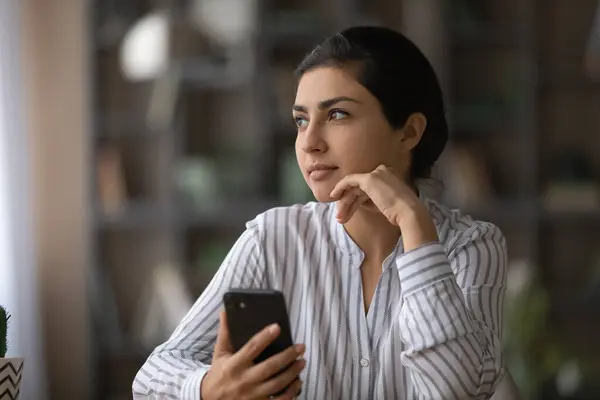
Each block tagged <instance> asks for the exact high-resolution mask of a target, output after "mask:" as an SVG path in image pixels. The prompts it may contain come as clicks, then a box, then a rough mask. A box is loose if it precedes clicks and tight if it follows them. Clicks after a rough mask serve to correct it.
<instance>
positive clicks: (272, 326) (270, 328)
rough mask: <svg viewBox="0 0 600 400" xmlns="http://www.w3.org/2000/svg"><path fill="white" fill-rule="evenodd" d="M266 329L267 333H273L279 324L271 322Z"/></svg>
mask: <svg viewBox="0 0 600 400" xmlns="http://www.w3.org/2000/svg"><path fill="white" fill-rule="evenodd" d="M268 330H269V333H273V334H275V333H277V332H279V325H277V324H271V325H269V328H268Z"/></svg>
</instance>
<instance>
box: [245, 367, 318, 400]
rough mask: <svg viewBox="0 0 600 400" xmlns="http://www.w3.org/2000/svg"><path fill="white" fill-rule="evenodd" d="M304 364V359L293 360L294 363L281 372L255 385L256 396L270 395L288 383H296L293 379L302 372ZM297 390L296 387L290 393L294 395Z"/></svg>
mask: <svg viewBox="0 0 600 400" xmlns="http://www.w3.org/2000/svg"><path fill="white" fill-rule="evenodd" d="M305 366H306V361H305V360H296V361H294V363H293V364H292V365H291V366H290V367H289V368H288V369H286V370H285V371H283V372H282V373H281V374H279V375H277V376H275V377H273V378H271V379H269V380H268V381H266V382H263V383H261V384H260V385H258V386H257V387H256V395H257V396H258V397H261V396H270V395H273V394H274V393H278V392H280V391H281V390H283V389H285V388H286V387H287V386H288V385H290V384H292V385H291V386H293V385H296V384H297V383H296V382H294V381H295V380H296V379H297V378H298V375H300V372H302V370H303V369H304V367H305ZM288 390H289V388H288ZM297 392H298V390H297V389H296V390H294V391H293V392H292V394H294V395H296V394H297Z"/></svg>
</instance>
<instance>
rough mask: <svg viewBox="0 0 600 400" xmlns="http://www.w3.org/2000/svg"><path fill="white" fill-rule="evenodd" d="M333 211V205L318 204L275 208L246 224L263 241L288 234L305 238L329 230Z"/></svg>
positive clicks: (311, 203) (310, 203)
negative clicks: (323, 229) (315, 232)
mask: <svg viewBox="0 0 600 400" xmlns="http://www.w3.org/2000/svg"><path fill="white" fill-rule="evenodd" d="M333 211H334V207H332V206H331V204H329V203H318V202H309V203H306V204H295V205H292V206H286V207H275V208H271V209H269V210H267V211H265V212H262V213H260V214H258V215H257V216H256V217H255V218H254V219H253V220H251V221H249V222H247V223H246V228H247V229H249V230H253V231H255V232H256V234H257V235H258V237H259V238H261V239H262V240H263V241H264V239H266V238H268V237H270V236H281V235H284V234H286V233H292V234H294V236H300V237H304V236H306V235H308V234H309V233H310V232H311V231H315V230H320V229H321V228H326V229H328V228H329V226H330V221H331V216H332V212H333Z"/></svg>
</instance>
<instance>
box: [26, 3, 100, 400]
mask: <svg viewBox="0 0 600 400" xmlns="http://www.w3.org/2000/svg"><path fill="white" fill-rule="evenodd" d="M21 1H23V8H24V10H23V18H24V19H23V23H22V24H21V26H22V29H23V36H24V47H23V53H24V60H23V66H24V75H25V81H26V83H27V93H26V98H27V99H28V104H27V105H26V109H27V110H28V113H29V121H28V123H29V128H30V135H31V136H30V141H31V143H32V145H33V151H34V153H33V154H34V163H33V164H34V165H33V173H34V182H35V192H36V198H35V217H36V227H35V229H36V234H37V235H36V236H37V237H36V240H37V246H38V248H37V254H38V257H39V268H40V271H39V273H40V283H41V285H40V286H41V287H40V291H41V293H40V295H41V304H42V312H43V318H44V334H45V338H44V339H45V340H44V344H45V348H46V360H47V371H48V380H49V389H50V397H51V398H53V399H87V398H90V363H89V357H90V353H89V350H88V348H89V346H88V342H87V338H88V337H89V327H88V322H87V319H88V315H87V314H88V312H87V303H86V290H85V287H86V276H87V270H88V265H89V263H88V257H89V251H88V240H87V236H88V235H87V232H88V229H87V224H88V219H89V210H88V209H87V204H89V201H88V192H89V191H88V188H87V181H88V179H86V178H87V176H88V165H89V163H88V162H87V135H88V133H89V128H90V126H89V76H88V74H89V69H88V59H87V54H86V51H87V44H86V41H87V40H88V32H87V16H86V7H87V2H86V1H83V0H55V1H47V0H21Z"/></svg>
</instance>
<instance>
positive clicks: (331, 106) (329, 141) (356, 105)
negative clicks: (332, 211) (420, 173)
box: [293, 67, 410, 202]
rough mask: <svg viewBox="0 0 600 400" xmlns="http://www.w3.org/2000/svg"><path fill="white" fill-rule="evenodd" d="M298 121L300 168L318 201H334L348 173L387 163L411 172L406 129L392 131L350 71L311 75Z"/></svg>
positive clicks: (299, 101)
mask: <svg viewBox="0 0 600 400" xmlns="http://www.w3.org/2000/svg"><path fill="white" fill-rule="evenodd" d="M293 116H294V120H295V121H296V125H297V127H298V136H297V138H296V156H297V158H298V164H299V166H300V169H301V170H302V174H303V175H304V179H305V180H306V183H307V184H308V186H309V187H310V188H311V190H312V192H313V194H314V196H315V198H316V199H317V201H322V202H327V201H331V198H330V196H329V194H330V193H331V191H332V190H333V188H334V187H335V185H336V184H337V183H338V182H339V181H340V179H342V178H343V177H344V176H346V175H348V174H355V173H367V172H371V171H373V170H374V169H375V168H377V166H379V165H380V164H385V165H387V166H389V167H392V168H393V169H394V170H395V171H398V172H399V174H401V175H402V176H403V175H404V172H405V171H406V170H407V168H408V164H409V162H410V161H409V156H408V152H407V151H406V146H405V143H404V141H403V139H402V138H403V136H404V135H403V134H402V132H401V131H402V130H396V129H394V128H392V127H391V125H390V124H389V123H388V121H387V119H386V118H385V116H384V115H383V112H382V110H381V107H380V105H379V102H378V100H377V98H375V97H374V96H373V95H372V94H371V93H370V92H369V91H368V90H367V89H366V88H365V87H363V86H362V85H360V84H359V83H358V82H357V81H356V80H355V78H354V77H353V76H352V74H351V73H350V72H349V71H346V70H344V69H340V68H335V67H320V68H315V69H313V70H310V71H308V72H306V73H305V74H304V75H303V76H302V77H301V78H300V82H299V84H298V91H297V93H296V100H295V103H294V107H293Z"/></svg>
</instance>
